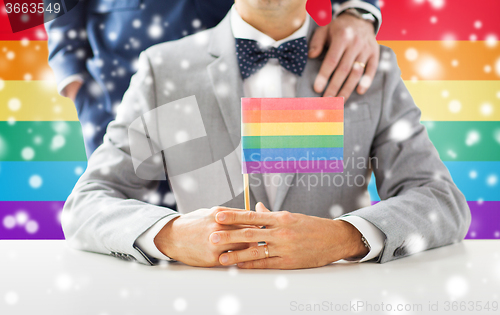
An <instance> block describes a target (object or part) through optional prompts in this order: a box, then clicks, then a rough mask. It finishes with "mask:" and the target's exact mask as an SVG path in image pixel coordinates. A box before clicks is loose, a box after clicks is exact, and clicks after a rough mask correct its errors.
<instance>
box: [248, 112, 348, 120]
mask: <svg viewBox="0 0 500 315" xmlns="http://www.w3.org/2000/svg"><path fill="white" fill-rule="evenodd" d="M342 121H344V111H343V110H264V111H260V110H245V111H243V122H244V123H260V122H265V123H267V122H342Z"/></svg>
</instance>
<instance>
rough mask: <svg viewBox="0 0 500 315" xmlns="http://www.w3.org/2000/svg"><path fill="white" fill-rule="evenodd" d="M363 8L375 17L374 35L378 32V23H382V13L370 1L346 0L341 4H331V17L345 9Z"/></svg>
mask: <svg viewBox="0 0 500 315" xmlns="http://www.w3.org/2000/svg"><path fill="white" fill-rule="evenodd" d="M351 8H355V9H363V10H366V11H368V12H370V13H371V14H373V16H374V17H375V18H376V19H377V23H375V24H376V25H374V26H375V35H377V34H378V31H379V30H380V25H382V13H381V12H380V10H379V9H378V8H377V7H376V6H374V5H373V4H371V3H368V2H365V1H361V0H349V1H346V2H344V3H342V4H334V6H333V18H334V19H335V18H336V17H337V16H339V14H340V13H342V12H344V11H345V10H347V9H351Z"/></svg>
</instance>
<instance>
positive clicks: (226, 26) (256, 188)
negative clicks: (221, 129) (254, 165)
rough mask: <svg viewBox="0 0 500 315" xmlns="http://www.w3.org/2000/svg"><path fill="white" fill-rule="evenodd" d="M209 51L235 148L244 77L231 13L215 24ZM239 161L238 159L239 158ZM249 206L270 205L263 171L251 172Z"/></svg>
mask: <svg viewBox="0 0 500 315" xmlns="http://www.w3.org/2000/svg"><path fill="white" fill-rule="evenodd" d="M208 52H209V54H211V55H212V56H213V57H215V58H216V59H215V60H214V61H213V62H212V63H210V64H209V65H208V66H207V70H208V74H209V77H210V80H211V82H212V88H213V90H214V94H215V96H216V98H217V102H218V105H219V109H220V112H221V115H222V118H223V120H224V123H225V125H226V129H227V131H228V133H229V136H230V138H231V142H232V144H233V147H234V148H237V147H238V146H239V145H240V143H241V98H242V97H243V80H242V78H241V74H240V71H239V66H238V63H237V59H236V44H235V40H234V37H233V34H232V31H231V23H230V13H228V14H227V15H226V17H225V18H224V20H222V22H221V23H219V25H217V26H216V27H215V28H214V29H213V32H212V35H211V37H210V43H209V46H208ZM240 163H241V160H240ZM249 177H250V190H251V192H252V195H253V196H252V197H253V198H252V205H255V203H256V202H258V201H261V202H263V203H264V204H269V201H268V198H267V194H266V190H265V188H264V181H263V177H262V174H251V175H250V176H249Z"/></svg>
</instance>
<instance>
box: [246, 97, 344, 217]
mask: <svg viewBox="0 0 500 315" xmlns="http://www.w3.org/2000/svg"><path fill="white" fill-rule="evenodd" d="M241 116H242V124H241V141H242V150H243V152H242V172H243V179H244V187H245V190H244V191H245V209H247V206H248V209H247V210H249V206H250V200H249V189H248V187H249V182H248V174H251V173H341V172H342V171H343V170H344V165H343V157H344V99H343V98H342V97H322V98H320V97H317V98H242V100H241Z"/></svg>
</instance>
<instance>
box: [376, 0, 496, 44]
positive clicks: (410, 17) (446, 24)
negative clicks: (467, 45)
mask: <svg viewBox="0 0 500 315" xmlns="http://www.w3.org/2000/svg"><path fill="white" fill-rule="evenodd" d="M441 2H442V3H444V5H443V6H442V7H441V8H439V7H436V5H433V3H434V4H439V3H441ZM380 3H381V10H382V27H381V29H380V32H379V34H378V36H377V39H378V40H443V39H446V38H447V37H448V36H450V35H452V36H453V37H454V38H455V39H456V40H469V39H470V37H471V35H472V34H474V35H475V36H476V37H477V40H485V38H486V36H488V35H490V34H496V36H497V37H500V27H499V21H498V16H499V13H500V1H499V0H476V1H470V0H438V1H428V0H381V1H380ZM434 18H435V20H436V22H435V23H432V22H431V19H434ZM476 21H480V22H481V27H480V28H476V27H475V26H474V23H475V22H476Z"/></svg>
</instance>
